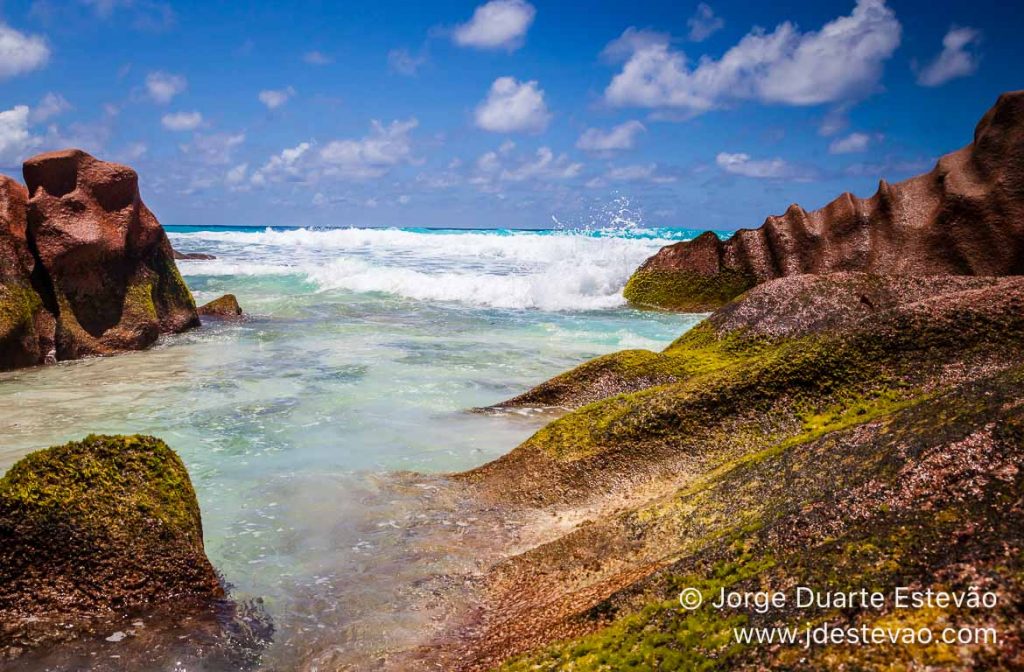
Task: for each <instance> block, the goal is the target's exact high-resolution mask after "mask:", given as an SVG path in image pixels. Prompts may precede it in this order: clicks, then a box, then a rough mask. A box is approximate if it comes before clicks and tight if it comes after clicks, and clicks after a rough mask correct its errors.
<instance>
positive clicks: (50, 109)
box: [30, 92, 71, 124]
mask: <svg viewBox="0 0 1024 672" xmlns="http://www.w3.org/2000/svg"><path fill="white" fill-rule="evenodd" d="M70 109H71V103H69V102H68V101H67V99H65V98H64V96H62V95H60V94H59V93H52V92H51V93H48V94H46V95H45V96H43V98H42V100H40V101H39V104H38V105H36V106H35V107H33V108H32V112H31V115H30V120H31V122H32V123H33V124H41V123H43V122H44V121H48V120H49V119H52V118H53V117H56V116H58V115H60V114H63V113H64V112H67V111H68V110H70Z"/></svg>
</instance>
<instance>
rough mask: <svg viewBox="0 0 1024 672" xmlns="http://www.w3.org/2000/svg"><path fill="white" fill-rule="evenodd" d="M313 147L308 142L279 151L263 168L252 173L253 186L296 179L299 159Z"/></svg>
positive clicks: (298, 175)
mask: <svg viewBox="0 0 1024 672" xmlns="http://www.w3.org/2000/svg"><path fill="white" fill-rule="evenodd" d="M312 146H313V145H312V144H310V143H308V142H300V143H299V144H298V145H296V146H295V147H291V148H289V149H283V150H281V153H280V154H275V155H274V156H272V157H270V159H269V160H268V161H267V162H266V163H265V164H263V167H262V168H260V169H259V170H257V171H256V172H255V173H253V175H252V178H251V181H252V183H253V184H257V185H259V184H264V183H266V182H267V181H268V180H271V181H280V180H282V179H287V178H289V177H290V178H295V179H298V178H299V177H300V174H299V159H301V158H302V157H303V156H305V155H306V153H307V152H309V150H310V148H311V147H312Z"/></svg>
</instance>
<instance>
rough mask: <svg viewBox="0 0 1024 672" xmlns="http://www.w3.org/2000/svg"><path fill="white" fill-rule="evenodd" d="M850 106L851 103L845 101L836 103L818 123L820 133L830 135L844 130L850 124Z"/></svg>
mask: <svg viewBox="0 0 1024 672" xmlns="http://www.w3.org/2000/svg"><path fill="white" fill-rule="evenodd" d="M850 107H851V105H850V104H849V103H843V104H840V105H836V106H835V107H833V108H832V109H831V110H829V111H828V112H827V113H826V114H825V117H824V118H823V119H822V120H821V123H820V124H819V125H818V134H819V135H823V136H825V137H828V136H830V135H835V134H836V133H839V132H841V131H843V130H844V129H845V128H846V127H847V126H849V125H850V116H849V114H850Z"/></svg>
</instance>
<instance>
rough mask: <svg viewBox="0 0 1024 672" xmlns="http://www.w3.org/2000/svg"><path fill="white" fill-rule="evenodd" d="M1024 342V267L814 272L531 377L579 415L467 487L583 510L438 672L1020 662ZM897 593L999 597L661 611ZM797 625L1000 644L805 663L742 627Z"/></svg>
mask: <svg viewBox="0 0 1024 672" xmlns="http://www.w3.org/2000/svg"><path fill="white" fill-rule="evenodd" d="M1022 352H1024V278H1020V277H1005V278H972V277H942V278H926V279H920V278H901V277H882V276H872V275H868V274H862V273H843V274H833V275H826V276H813V275H808V276H796V277H791V278H785V279H781V280H776V281H773V282H770V283H766V284H764V285H761V286H758V287H757V288H755V289H753V290H751V291H750V292H748V293H747V294H745V295H744V296H743V297H741V298H740V299H737V300H736V301H734V302H732V303H730V304H729V305H728V306H726V307H725V308H723V309H721V310H719V311H717V312H716V313H714V314H713V315H712V316H710V317H709V318H708V319H707V320H706V321H705V322H704V323H702V324H701V325H699V326H698V327H696V328H694V329H693V330H691V331H690V332H688V333H687V334H685V335H683V336H682V337H681V338H680V339H678V340H677V341H676V342H675V343H673V344H672V345H671V346H669V347H668V348H667V349H666V350H665V351H664V352H663V353H658V354H655V353H649V354H648V355H643V354H639V353H636V352H632V351H630V352H626V353H620V358H619V359H618V360H616V359H615V357H616V356H615V355H611V356H608V357H605V358H601V360H596V361H595V363H592V364H591V367H590V368H587V365H584V366H583V367H579V368H578V369H576V370H574V371H573V372H570V373H569V374H563V376H560V377H558V378H556V379H554V380H553V381H551V382H550V383H549V384H546V385H547V387H545V386H541V388H537V389H538V390H541V391H542V392H543V394H540V393H538V394H539V396H544V395H545V394H546V395H547V396H546V400H548V401H552V400H554V401H558V402H562V405H564V406H568V407H575V408H576V409H577V410H575V411H572V412H570V413H568V414H567V415H565V416H564V417H563V418H561V419H560V420H557V421H555V422H553V423H551V424H550V425H548V426H547V427H545V428H543V429H541V430H540V431H539V432H537V433H536V434H535V435H534V436H533V437H531V438H530V439H528V440H527V441H526V442H524V443H523V444H522V445H521V446H519V447H518V448H516V449H515V450H513V451H512V452H511V453H510V454H508V455H506V456H505V457H503V458H500V459H498V460H496V461H495V462H492V463H490V464H488V465H485V466H484V467H481V468H479V469H476V470H474V471H471V472H468V473H466V474H463V475H460V476H459V477H458V478H460V479H462V480H464V481H466V482H468V483H470V484H472V485H474V486H475V487H477V488H479V492H480V494H481V496H482V497H484V498H485V499H488V500H491V501H493V502H495V504H496V505H500V506H504V507H509V508H511V509H513V510H527V511H529V510H537V511H538V512H543V514H544V515H545V516H553V517H555V518H559V517H565V516H568V517H569V519H570V520H580V521H581V522H579V524H577V525H576V526H575V528H574V529H570V530H568V531H563V532H562V533H560V536H558V535H556V536H555V537H554V538H550V537H549V539H548V540H547V541H545V542H544V543H541V544H540V545H538V546H536V547H534V548H531V549H529V550H526V551H525V552H522V553H521V554H519V555H516V556H513V557H511V558H509V559H507V560H506V561H503V562H502V563H500V564H499V566H497V567H496V568H494V569H493V570H492V571H491V572H490V574H489V576H488V580H487V581H486V583H485V590H486V591H487V602H488V604H489V605H490V607H489V609H488V612H487V614H486V615H485V616H484V617H483V619H482V621H481V622H480V623H477V624H474V626H473V634H472V635H471V636H469V637H468V640H469V641H468V642H467V643H463V644H461V645H460V647H456V650H455V652H454V655H453V656H452V658H451V659H450V660H452V661H457V662H456V663H455V664H453V665H452V669H490V668H492V667H497V666H499V665H502V664H504V665H505V666H506V668H507V669H509V670H530V669H545V670H595V671H596V670H601V671H609V672H610V671H612V670H620V669H634V668H635V669H658V670H691V669H765V668H768V669H807V670H817V669H823V668H836V667H845V668H848V669H877V670H883V669H884V670H889V669H894V668H900V666H904V667H905V666H907V665H910V664H911V663H913V662H914V661H923V663H922V664H925V665H931V666H933V667H935V668H938V669H978V670H981V669H986V670H987V669H1015V668H1016V667H1017V666H1019V664H1020V663H1021V662H1024V650H1022V648H1021V646H1020V642H1021V641H1022V637H1024V628H1022V626H1021V625H1020V621H1019V619H1018V618H1017V617H1016V616H1015V610H1016V608H1017V606H1016V605H1019V604H1020V602H1021V600H1022V598H1024V564H1022V562H1024V561H1022V556H1021V550H1022V548H1024V505H1022V504H1021V502H1022V501H1024V499H1022V496H1024V441H1022V438H1024V435H1022V432H1021V427H1024V416H1022V415H1021V413H1022V409H1024V356H1022ZM609 362H614V364H612V363H609ZM595 367H596V370H599V371H600V373H601V375H599V376H595V375H594V373H593V372H594V370H595ZM654 373H657V375H656V376H655V375H653V374H654ZM556 381H557V384H553V383H556ZM594 381H598V382H599V384H595V382H594ZM643 381H648V382H649V386H647V387H643V385H644V382H643ZM527 394H530V393H527ZM559 395H561V396H559ZM595 399H596V400H595ZM908 584H913V585H919V586H922V587H941V586H945V587H947V588H951V589H966V588H967V587H969V586H971V585H981V586H989V587H991V588H992V589H993V590H995V591H996V592H998V594H999V595H1000V596H1001V597H1000V605H999V608H997V609H995V610H992V611H990V612H988V613H985V614H978V613H969V612H957V613H952V612H950V611H949V610H946V611H944V612H942V613H938V612H936V613H924V612H919V613H918V612H915V613H914V614H906V613H895V612H893V611H892V610H889V611H883V612H872V611H863V610H861V611H857V610H852V611H851V610H846V611H843V610H840V611H836V610H831V609H819V610H817V611H814V612H813V613H811V612H799V613H798V612H794V611H788V612H779V613H774V614H772V615H770V616H766V615H764V614H758V613H756V612H753V611H751V610H739V611H733V612H727V613H726V612H717V611H711V610H709V609H708V608H707V607H705V608H703V609H702V610H699V611H695V612H684V611H682V610H680V608H679V607H678V605H677V603H675V602H674V600H675V598H676V597H677V596H678V593H679V591H680V590H681V588H682V587H686V586H696V587H697V588H699V589H701V590H703V591H705V592H707V593H708V594H710V592H709V591H713V590H715V589H720V588H722V587H730V588H736V589H747V590H757V589H759V588H761V587H765V588H771V587H777V588H779V589H786V588H787V587H792V586H794V585H810V586H814V587H819V588H823V589H827V588H830V587H835V588H844V587H846V588H849V589H854V588H860V587H867V588H878V589H880V590H890V589H892V588H893V587H894V586H898V585H908ZM706 597H707V595H706ZM808 620H809V621H810V622H812V623H821V622H832V623H836V624H838V625H839V626H844V627H847V626H848V627H860V626H861V625H869V626H872V627H873V626H874V625H877V624H886V623H889V624H899V623H904V622H906V623H910V624H912V625H915V626H918V627H924V626H925V625H927V626H929V627H931V626H933V625H934V626H941V625H951V626H955V627H973V626H983V625H986V624H992V623H994V624H995V626H996V627H998V629H999V631H1000V634H1001V638H1000V641H999V643H998V644H993V645H979V646H971V647H964V646H958V647H950V646H940V645H935V646H923V647H916V648H915V647H910V648H900V647H887V648H883V649H879V648H872V647H859V648H849V647H847V648H845V649H844V648H843V647H841V646H823V647H818V648H815V649H814V650H812V651H811V652H809V653H808V652H805V651H803V650H794V649H792V648H787V647H759V646H752V645H749V644H742V643H738V642H736V641H735V640H733V639H732V628H734V627H737V626H738V625H743V624H752V625H770V624H779V625H787V626H800V627H803V626H804V625H805V624H806V622H807V621H808ZM516 654H519V655H518V656H517V655H516Z"/></svg>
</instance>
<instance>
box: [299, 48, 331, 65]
mask: <svg viewBox="0 0 1024 672" xmlns="http://www.w3.org/2000/svg"><path fill="white" fill-rule="evenodd" d="M302 60H304V61H305V62H306V63H309V64H310V65H329V64H331V63H333V62H334V59H333V58H331V57H330V56H328V55H327V54H325V53H324V52H322V51H315V50H314V51H307V52H306V53H305V54H303V55H302Z"/></svg>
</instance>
